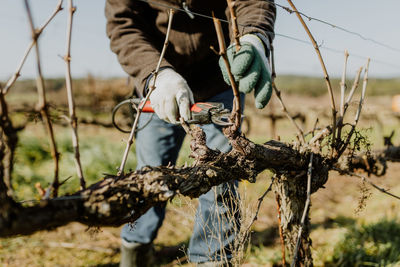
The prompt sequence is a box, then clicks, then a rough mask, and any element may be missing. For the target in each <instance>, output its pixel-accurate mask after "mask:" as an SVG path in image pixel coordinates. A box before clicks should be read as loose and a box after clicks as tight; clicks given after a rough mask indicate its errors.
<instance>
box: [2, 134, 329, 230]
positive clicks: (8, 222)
mask: <svg viewBox="0 0 400 267" xmlns="http://www.w3.org/2000/svg"><path fill="white" fill-rule="evenodd" d="M203 135H204V133H199V134H198V136H197V137H196V138H194V139H193V141H192V146H194V147H195V149H194V151H193V155H194V156H195V157H196V164H195V166H193V167H186V168H175V167H170V168H168V167H144V168H143V169H141V170H139V171H136V172H133V173H130V174H127V175H125V176H122V177H115V176H108V177H105V178H104V179H103V180H102V181H100V182H98V183H96V184H93V185H92V186H90V187H89V188H87V189H86V190H82V191H79V192H77V193H76V194H74V195H71V196H66V197H60V198H56V199H51V200H45V201H41V202H40V203H39V204H37V205H32V206H25V207H23V206H21V205H20V204H17V203H15V202H12V203H11V204H10V205H11V206H9V207H10V208H6V207H4V206H2V210H4V211H6V212H5V213H2V214H1V217H0V236H1V237H5V236H13V235H17V234H23V235H28V234H32V233H33V232H35V231H38V230H48V229H52V228H55V227H58V226H62V225H65V224H67V223H69V222H72V221H77V222H81V223H84V224H87V225H92V226H117V225H121V224H123V223H126V222H129V221H134V220H136V219H137V218H138V217H140V215H142V214H143V213H144V212H146V211H147V210H148V209H149V208H150V207H152V206H154V205H155V204H156V203H160V202H165V201H167V200H169V199H171V198H172V197H173V196H174V195H175V194H177V193H180V194H183V195H186V196H190V197H193V198H194V197H198V196H199V195H201V194H203V193H205V192H207V191H208V190H210V189H211V187H212V186H215V185H218V184H220V183H223V182H226V181H230V180H233V179H238V180H241V179H247V180H254V179H255V177H256V176H257V174H258V173H260V172H261V171H263V170H265V169H271V170H275V171H276V172H278V173H282V172H285V173H287V171H288V170H289V172H290V173H291V174H293V175H294V176H296V174H302V173H306V171H307V164H308V160H307V159H308V153H306V152H305V153H299V152H298V151H297V150H295V149H293V148H292V147H291V146H289V145H286V144H283V143H280V142H276V141H270V142H268V143H266V144H264V145H257V144H254V143H252V142H250V141H249V140H247V139H246V138H244V137H241V136H237V137H236V138H235V139H233V140H232V145H233V147H234V149H233V150H232V151H231V152H229V153H221V152H218V151H213V150H210V149H208V148H207V147H206V146H205V145H204V138H205V136H203ZM236 147H239V148H240V151H238V150H237V149H235V148H236ZM315 158H318V162H321V161H324V159H323V158H321V157H318V156H316V157H315ZM325 165H326V164H325ZM321 166H323V165H321ZM315 175H316V176H321V177H323V178H322V179H321V180H324V181H325V180H326V177H327V175H328V169H327V168H321V170H320V171H319V172H316V174H315ZM299 179H304V177H303V175H301V177H299ZM27 222H29V223H27Z"/></svg>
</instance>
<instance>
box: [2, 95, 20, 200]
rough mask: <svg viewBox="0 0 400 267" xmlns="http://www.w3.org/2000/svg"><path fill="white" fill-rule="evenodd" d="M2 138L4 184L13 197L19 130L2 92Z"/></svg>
mask: <svg viewBox="0 0 400 267" xmlns="http://www.w3.org/2000/svg"><path fill="white" fill-rule="evenodd" d="M0 136H1V138H0V139H1V148H0V149H1V150H2V152H1V153H2V156H1V161H2V168H1V169H2V175H1V177H2V178H3V182H4V183H5V186H6V188H7V194H8V195H9V196H12V195H13V191H12V181H11V173H12V170H13V162H14V151H15V148H16V147H17V143H18V136H17V130H16V129H15V128H14V127H13V125H12V122H11V120H10V118H9V116H8V107H7V103H6V101H5V99H4V95H3V93H2V92H0Z"/></svg>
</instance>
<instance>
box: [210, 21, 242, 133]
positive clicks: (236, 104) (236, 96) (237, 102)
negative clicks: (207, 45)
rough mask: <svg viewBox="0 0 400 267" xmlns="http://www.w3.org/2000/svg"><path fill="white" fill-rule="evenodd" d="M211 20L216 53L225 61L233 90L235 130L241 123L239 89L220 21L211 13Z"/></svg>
mask: <svg viewBox="0 0 400 267" xmlns="http://www.w3.org/2000/svg"><path fill="white" fill-rule="evenodd" d="M213 21H214V27H215V31H216V33H217V38H218V44H219V52H218V54H219V55H220V56H221V57H222V59H223V60H224V63H225V67H226V71H227V73H228V77H229V81H230V83H231V86H232V91H233V97H234V99H233V108H232V118H234V121H235V122H234V123H235V124H234V127H235V129H234V130H235V131H237V130H239V128H240V124H241V112H242V110H241V106H240V94H239V89H238V86H237V84H236V81H235V78H234V77H233V74H232V72H231V66H230V64H229V61H228V57H227V55H226V45H225V38H224V33H223V31H222V26H221V21H220V20H219V19H217V18H215V17H214V14H213Z"/></svg>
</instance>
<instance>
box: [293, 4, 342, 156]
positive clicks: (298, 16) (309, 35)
mask: <svg viewBox="0 0 400 267" xmlns="http://www.w3.org/2000/svg"><path fill="white" fill-rule="evenodd" d="M287 1H288V3H289V5H290V6H291V7H292V8H293V10H294V11H295V12H296V16H297V18H298V19H299V20H300V22H301V24H302V25H303V27H304V29H305V30H306V32H307V34H308V37H309V38H310V40H311V42H312V44H313V46H314V49H315V51H316V52H317V55H318V59H319V62H320V64H321V67H322V71H323V72H324V75H325V82H326V86H327V88H328V92H329V96H330V99H331V108H332V134H333V137H332V140H333V142H332V147H333V148H334V147H335V138H336V112H337V111H336V105H335V97H334V96H333V89H332V85H331V81H330V79H329V75H328V71H327V70H326V66H325V63H324V60H323V59H322V55H321V52H320V51H319V47H318V44H317V42H316V41H315V39H314V37H313V35H312V34H311V32H310V30H309V29H308V27H307V25H306V23H305V22H304V20H303V18H302V17H301V15H300V13H299V11H298V10H297V8H296V7H295V5H294V4H293V2H292V1H291V0H287ZM332 151H333V149H332Z"/></svg>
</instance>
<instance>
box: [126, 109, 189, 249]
mask: <svg viewBox="0 0 400 267" xmlns="http://www.w3.org/2000/svg"><path fill="white" fill-rule="evenodd" d="M149 120H150V121H149ZM146 124H147V125H146ZM144 125H145V127H144V128H143V129H141V130H139V131H138V132H137V134H136V142H135V143H136V157H137V166H136V169H140V168H142V167H144V166H160V165H167V164H168V163H169V162H171V163H173V164H175V162H176V159H177V157H178V153H179V150H180V148H181V146H182V142H183V139H184V137H185V132H184V130H183V129H182V127H181V126H176V125H173V124H169V123H166V122H164V121H162V120H160V119H159V118H158V117H157V116H156V115H151V114H147V113H143V114H142V115H141V117H140V120H139V129H140V128H141V127H143V126H144ZM164 217H165V204H162V205H158V206H155V207H153V208H151V209H149V210H148V211H147V212H146V213H145V214H143V215H142V216H141V217H140V218H139V219H138V220H136V222H135V223H134V225H133V226H130V225H128V224H126V225H124V226H123V228H122V231H121V238H123V239H124V240H126V241H128V242H137V243H141V244H148V243H151V242H152V241H153V240H154V239H155V237H156V236H157V232H158V229H159V228H160V226H161V224H162V222H163V220H164Z"/></svg>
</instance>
